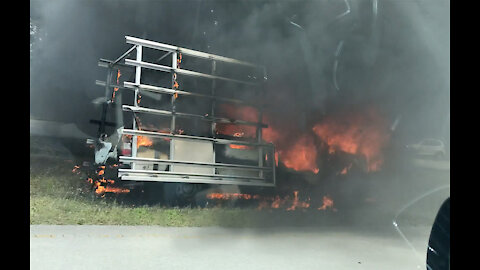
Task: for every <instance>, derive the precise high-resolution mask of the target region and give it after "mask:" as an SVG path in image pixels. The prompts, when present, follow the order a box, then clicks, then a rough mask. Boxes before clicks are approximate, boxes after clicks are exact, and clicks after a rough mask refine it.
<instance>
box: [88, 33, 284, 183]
mask: <svg viewBox="0 0 480 270" xmlns="http://www.w3.org/2000/svg"><path fill="white" fill-rule="evenodd" d="M125 38H126V43H127V44H132V45H133V46H132V47H131V48H130V49H129V50H127V51H126V52H125V53H124V54H122V55H121V56H120V57H119V58H117V59H116V60H114V61H111V60H105V59H100V61H99V63H98V64H99V66H100V67H105V68H107V69H108V73H107V80H106V81H105V82H103V81H98V80H97V81H96V84H97V85H100V86H103V87H105V99H106V100H108V98H109V97H110V96H112V94H113V91H116V92H117V93H118V94H117V98H116V99H115V100H113V99H112V101H111V102H105V104H104V107H103V110H102V117H101V120H100V121H97V120H94V121H92V122H95V123H98V124H99V138H100V140H101V139H102V137H103V136H104V135H103V134H105V128H106V126H114V125H115V123H111V122H108V121H107V117H106V116H107V109H108V108H109V107H110V106H112V105H113V106H114V107H115V109H116V111H117V112H116V117H117V118H116V126H117V132H118V136H119V138H121V136H124V135H130V136H132V145H131V155H129V156H128V155H121V156H118V161H119V162H120V164H128V165H130V168H122V166H120V169H118V177H119V179H121V180H130V181H157V182H178V183H205V184H233V185H251V186H275V155H274V153H275V149H274V145H273V144H272V143H267V142H264V141H263V140H262V129H263V128H266V127H267V125H266V124H264V123H262V98H261V97H262V96H263V95H262V94H263V90H264V85H265V83H266V79H267V77H266V70H265V67H263V66H259V65H255V64H252V63H248V62H245V61H240V60H236V59H232V58H227V57H223V56H218V55H213V54H209V53H204V52H200V51H195V50H191V49H186V48H181V47H177V46H172V45H168V44H162V43H158V42H153V41H149V40H144V39H139V38H135V37H130V36H126V37H125ZM144 48H147V49H149V50H150V49H153V50H156V51H160V52H162V53H164V54H163V55H162V56H161V57H160V58H158V59H157V61H156V62H157V63H151V62H147V61H144V60H142V59H143V56H144V55H143V49H144ZM134 50H135V51H136V55H135V59H127V58H126V57H128V56H130V54H131V53H132V52H133V51H134ZM183 56H187V57H189V58H191V59H197V60H198V59H200V60H201V61H207V62H209V64H208V65H210V67H211V72H210V73H206V72H198V71H193V70H189V69H183V68H180V65H179V64H180V62H181V61H182V57H183ZM167 57H170V59H171V62H170V63H171V65H162V64H158V62H160V61H162V60H164V59H166V58H167ZM179 59H180V60H179ZM121 61H123V63H122V62H121ZM220 63H222V64H223V65H225V64H226V65H225V66H241V67H242V68H244V69H245V68H247V69H248V70H249V69H251V72H252V74H260V76H258V78H257V77H255V76H251V77H250V78H249V79H248V80H246V79H241V78H240V79H239V78H232V77H228V76H220V75H216V74H218V65H219V64H220ZM114 68H131V69H132V68H133V69H134V76H133V78H132V79H133V80H134V81H124V82H123V85H121V84H118V80H117V83H114V82H112V77H113V70H114ZM143 70H150V71H155V72H156V74H158V76H162V75H163V76H165V75H166V76H171V81H172V84H171V87H160V86H156V85H150V84H146V83H143V82H142V71H143ZM180 76H185V77H193V78H202V79H206V80H210V81H211V92H210V94H205V93H199V92H198V91H197V92H196V91H189V90H187V89H179V86H178V83H177V80H178V78H179V77H180ZM252 77H253V78H254V79H251V78H252ZM217 82H224V85H225V83H227V85H228V84H235V85H237V86H236V89H238V85H241V86H242V87H243V88H241V89H242V91H254V93H255V96H256V98H255V99H254V100H253V102H252V101H251V99H250V101H249V100H245V99H242V98H237V97H234V98H232V97H225V96H221V95H218V93H217V90H219V91H228V89H226V88H222V89H217V88H218V87H217V86H216V85H217ZM122 91H133V92H134V100H133V105H126V104H121V101H122V96H121V92H122ZM237 91H238V90H237ZM146 92H148V93H151V94H153V95H168V96H170V108H169V109H158V108H157V109H156V108H149V107H142V106H140V105H139V103H138V98H139V94H140V93H146ZM179 96H180V97H181V96H185V97H192V98H198V99H203V100H205V101H207V102H208V101H210V104H211V105H210V108H211V109H210V112H209V113H208V114H204V115H201V114H195V113H186V112H180V111H177V108H176V105H177V98H178V97H179ZM222 103H230V104H235V105H237V106H238V105H240V106H250V107H254V108H255V109H256V110H257V112H258V118H257V120H258V121H256V122H252V121H245V120H240V119H230V118H226V117H220V116H217V115H216V114H215V112H216V111H215V108H216V107H217V106H218V105H219V104H222ZM122 111H123V112H130V113H132V114H133V116H132V125H131V128H125V126H124V122H123V112H122ZM142 114H148V115H155V116H159V117H160V116H161V117H168V118H170V128H169V131H170V132H156V131H146V130H142V129H141V127H140V126H139V125H140V123H139V122H138V120H139V118H138V117H137V116H138V115H142ZM179 119H197V120H198V121H207V122H211V132H210V134H209V135H208V136H194V135H184V134H180V133H179V132H177V130H176V127H177V120H179ZM217 124H228V125H246V126H254V127H256V134H255V138H254V139H246V138H235V139H233V138H219V136H217V134H216V131H215V130H216V125H217ZM138 136H145V137H148V138H154V139H164V140H167V141H168V142H169V148H170V152H169V153H168V155H163V158H158V155H157V154H155V153H153V152H152V153H150V154H149V155H147V156H145V155H143V156H140V155H139V153H138V151H137V150H138V147H137V144H138ZM121 141H122V140H121V139H119V142H121ZM219 145H222V146H224V147H227V146H229V145H242V146H247V147H250V148H248V149H249V150H242V149H239V150H232V149H230V150H232V151H246V152H248V154H250V155H251V154H252V152H258V156H257V157H256V160H258V164H257V165H256V166H254V165H251V164H249V165H245V164H242V162H238V163H237V164H236V163H232V162H229V163H226V162H219V161H218V160H217V159H218V158H217V155H216V154H215V153H216V151H215V149H216V147H218V146H219ZM252 149H253V150H252ZM254 155H257V154H254ZM154 165H156V166H154Z"/></svg>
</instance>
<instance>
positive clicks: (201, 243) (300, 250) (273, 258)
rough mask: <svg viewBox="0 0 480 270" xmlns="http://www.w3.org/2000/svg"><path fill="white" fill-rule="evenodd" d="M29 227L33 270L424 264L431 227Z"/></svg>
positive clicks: (403, 266)
mask: <svg viewBox="0 0 480 270" xmlns="http://www.w3.org/2000/svg"><path fill="white" fill-rule="evenodd" d="M409 229H410V230H407V231H408V233H407V235H408V238H409V240H410V241H411V242H412V244H413V246H414V247H415V248H416V249H418V251H421V252H418V253H415V251H414V250H412V249H411V248H410V247H409V245H408V243H407V242H405V241H404V240H403V239H402V238H401V236H400V235H399V234H398V233H396V231H395V229H394V228H393V226H392V227H391V228H383V229H381V230H371V229H370V230H367V229H353V228H333V227H331V228H322V229H319V228H275V229H227V228H165V227H155V226H152V227H150V226H84V225H83V226H44V225H37V226H33V225H32V226H30V269H49V270H54V269H115V270H120V269H189V270H190V269H209V270H213V269H242V270H245V269H338V270H343V269H345V270H346V269H348V270H351V269H359V270H360V269H369V270H372V269H392V270H394V269H402V270H406V269H425V264H424V263H423V261H424V259H425V254H422V253H425V252H424V251H425V250H426V247H427V240H428V234H429V231H430V228H429V227H428V226H416V227H415V228H413V227H412V228H409Z"/></svg>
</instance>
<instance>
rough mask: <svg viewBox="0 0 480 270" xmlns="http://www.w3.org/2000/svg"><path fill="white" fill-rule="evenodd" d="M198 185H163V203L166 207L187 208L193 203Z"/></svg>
mask: <svg viewBox="0 0 480 270" xmlns="http://www.w3.org/2000/svg"><path fill="white" fill-rule="evenodd" d="M199 190H200V188H199V185H197V184H189V183H164V184H163V201H164V204H165V205H168V206H187V205H193V204H194V203H195V200H194V198H195V194H196V193H197V192H198V191H199Z"/></svg>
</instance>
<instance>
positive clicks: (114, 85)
mask: <svg viewBox="0 0 480 270" xmlns="http://www.w3.org/2000/svg"><path fill="white" fill-rule="evenodd" d="M95 84H96V85H99V86H107V83H106V82H104V81H100V80H96V81H95ZM108 87H110V88H119V89H129V88H128V87H125V86H123V85H118V84H111V83H110V84H108Z"/></svg>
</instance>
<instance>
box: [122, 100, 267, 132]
mask: <svg viewBox="0 0 480 270" xmlns="http://www.w3.org/2000/svg"><path fill="white" fill-rule="evenodd" d="M122 108H123V110H124V111H132V112H138V113H149V114H155V115H163V116H174V115H175V116H178V117H183V118H197V119H200V120H204V121H211V122H215V123H221V124H236V125H246V126H261V127H262V128H267V127H268V125H266V124H263V123H257V122H249V121H243V120H235V119H228V118H222V117H210V116H203V115H198V114H190V113H179V112H175V113H172V112H171V111H166V110H157V109H150V108H145V107H136V106H129V105H123V106H122Z"/></svg>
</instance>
